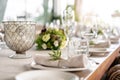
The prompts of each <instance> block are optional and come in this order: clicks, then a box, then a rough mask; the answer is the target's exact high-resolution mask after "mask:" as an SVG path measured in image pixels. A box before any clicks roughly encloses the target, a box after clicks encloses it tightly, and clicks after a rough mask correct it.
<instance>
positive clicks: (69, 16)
mask: <svg viewBox="0 0 120 80" xmlns="http://www.w3.org/2000/svg"><path fill="white" fill-rule="evenodd" d="M74 25H75V24H74V12H73V10H72V8H71V7H68V8H67V9H66V10H64V12H63V15H62V26H63V29H64V31H65V34H66V36H67V46H66V49H67V53H68V54H67V57H71V54H70V53H71V50H72V49H71V46H72V45H73V43H72V37H73V36H74V32H75V27H74Z"/></svg>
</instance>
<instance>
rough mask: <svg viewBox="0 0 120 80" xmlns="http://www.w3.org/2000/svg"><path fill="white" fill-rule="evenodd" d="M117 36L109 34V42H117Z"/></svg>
mask: <svg viewBox="0 0 120 80" xmlns="http://www.w3.org/2000/svg"><path fill="white" fill-rule="evenodd" d="M119 38H120V37H119V36H110V41H111V43H117V42H119Z"/></svg>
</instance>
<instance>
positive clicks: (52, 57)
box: [49, 50, 61, 61]
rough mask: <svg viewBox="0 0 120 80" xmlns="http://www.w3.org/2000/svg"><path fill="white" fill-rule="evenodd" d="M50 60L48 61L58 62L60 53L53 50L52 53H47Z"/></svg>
mask: <svg viewBox="0 0 120 80" xmlns="http://www.w3.org/2000/svg"><path fill="white" fill-rule="evenodd" d="M49 55H50V57H51V59H50V60H54V61H55V60H60V59H61V51H60V50H53V51H52V53H49Z"/></svg>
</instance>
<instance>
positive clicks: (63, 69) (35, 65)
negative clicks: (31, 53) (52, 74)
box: [30, 62, 87, 71]
mask: <svg viewBox="0 0 120 80" xmlns="http://www.w3.org/2000/svg"><path fill="white" fill-rule="evenodd" d="M30 66H31V67H32V68H33V69H41V70H57V71H83V70H86V69H87V68H56V67H48V66H43V65H38V64H36V63H35V62H32V63H31V64H30Z"/></svg>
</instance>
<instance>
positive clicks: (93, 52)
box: [89, 48, 110, 56]
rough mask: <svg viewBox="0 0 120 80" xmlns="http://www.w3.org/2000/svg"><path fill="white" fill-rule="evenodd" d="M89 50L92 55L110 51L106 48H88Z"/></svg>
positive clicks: (102, 54)
mask: <svg viewBox="0 0 120 80" xmlns="http://www.w3.org/2000/svg"><path fill="white" fill-rule="evenodd" d="M89 52H90V54H91V55H92V56H104V55H106V54H107V53H109V52H110V51H108V50H107V48H90V49H89Z"/></svg>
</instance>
